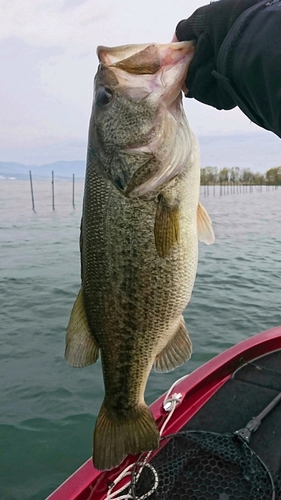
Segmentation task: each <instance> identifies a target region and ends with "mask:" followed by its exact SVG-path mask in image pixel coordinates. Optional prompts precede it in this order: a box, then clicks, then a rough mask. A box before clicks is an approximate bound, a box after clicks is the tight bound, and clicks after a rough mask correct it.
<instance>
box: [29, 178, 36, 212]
mask: <svg viewBox="0 0 281 500" xmlns="http://www.w3.org/2000/svg"><path fill="white" fill-rule="evenodd" d="M29 180H30V191H31V202H32V210H33V212H35V205H34V194H33V184H32V175H31V170H29Z"/></svg>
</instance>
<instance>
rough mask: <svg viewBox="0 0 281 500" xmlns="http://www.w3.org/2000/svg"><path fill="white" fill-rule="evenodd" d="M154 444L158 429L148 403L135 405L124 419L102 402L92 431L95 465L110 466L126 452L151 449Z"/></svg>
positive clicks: (105, 467) (121, 458) (105, 468)
mask: <svg viewBox="0 0 281 500" xmlns="http://www.w3.org/2000/svg"><path fill="white" fill-rule="evenodd" d="M158 444H159V430H158V428H157V425H156V423H155V420H154V419H153V416H152V413H151V411H150V409H149V408H148V406H146V405H141V406H138V407H137V408H136V410H135V411H134V413H133V414H129V415H128V418H126V420H125V419H122V420H119V419H118V418H117V417H116V416H115V415H113V414H110V412H108V411H107V410H106V408H105V406H104V403H103V404H102V407H101V409H100V413H99V416H98V419H97V422H96V427H95V431H94V447H93V462H94V466H95V467H96V469H99V470H109V469H113V468H114V467H116V466H117V465H119V464H120V463H121V462H122V461H123V460H124V458H125V457H126V456H127V455H128V454H133V455H134V454H136V453H141V452H144V451H149V450H155V449H156V448H157V447H158Z"/></svg>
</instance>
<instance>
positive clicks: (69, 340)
mask: <svg viewBox="0 0 281 500" xmlns="http://www.w3.org/2000/svg"><path fill="white" fill-rule="evenodd" d="M98 357H99V346H98V344H97V342H96V341H95V339H94V337H93V336H92V334H91V332H90V329H89V325H88V321H87V317H86V312H85V307H84V301H83V293H82V288H81V289H80V291H79V293H78V295H77V298H76V300H75V302H74V305H73V308H72V311H71V314H70V319H69V323H68V326H67V330H66V346H65V359H66V362H67V363H68V364H69V365H71V366H75V367H77V368H80V367H82V366H88V365H92V364H93V363H95V362H96V361H97V359H98Z"/></svg>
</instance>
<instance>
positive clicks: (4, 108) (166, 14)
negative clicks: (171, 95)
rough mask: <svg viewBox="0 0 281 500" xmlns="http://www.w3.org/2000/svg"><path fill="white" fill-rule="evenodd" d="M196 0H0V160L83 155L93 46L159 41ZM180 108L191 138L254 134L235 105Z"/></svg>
mask: <svg viewBox="0 0 281 500" xmlns="http://www.w3.org/2000/svg"><path fill="white" fill-rule="evenodd" d="M204 3H205V2H201V1H200V0H186V1H183V0H173V1H171V0H169V1H168V0H161V1H160V0H150V1H148V0H142V1H138V2H136V1H129V0H119V1H116V0H103V1H101V0H1V18H0V109H1V113H0V161H17V162H21V163H35V164H36V163H37V164H38V163H47V162H48V161H56V160H62V159H65V160H71V159H73V160H81V159H84V157H85V149H86V142H87V130H88V121H89V116H90V111H91V104H92V85H93V77H94V74H95V72H96V69H97V57H96V47H97V45H109V46H114V45H122V44H129V43H147V42H156V43H166V42H168V41H170V40H171V38H172V35H173V32H174V29H175V26H176V24H177V23H178V21H180V20H181V19H183V18H185V17H188V16H189V15H190V14H192V12H193V11H194V10H195V9H196V8H197V7H199V6H201V5H204ZM185 109H186V114H187V116H188V119H189V122H190V125H191V127H192V129H193V130H194V132H195V133H196V134H197V135H198V136H206V135H210V134H211V135H218V134H230V133H231V134H232V133H233V134H241V133H242V134H243V133H247V132H248V133H251V134H253V133H261V131H260V129H259V128H258V127H257V126H256V125H254V124H251V123H250V122H249V120H248V118H246V117H245V116H244V115H243V114H242V113H241V112H240V111H239V110H238V109H237V108H236V109H235V110H232V111H228V112H219V111H216V110H215V109H212V108H211V107H209V106H204V105H202V104H200V103H197V102H195V101H194V100H193V99H185ZM264 134H267V132H264ZM262 137H264V135H262Z"/></svg>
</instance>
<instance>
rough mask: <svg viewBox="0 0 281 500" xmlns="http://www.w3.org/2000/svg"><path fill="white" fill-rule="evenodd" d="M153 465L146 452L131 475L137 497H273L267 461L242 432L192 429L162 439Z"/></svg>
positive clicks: (183, 499) (207, 499)
mask: <svg viewBox="0 0 281 500" xmlns="http://www.w3.org/2000/svg"><path fill="white" fill-rule="evenodd" d="M167 440H168V443H167V444H166V446H164V447H163V449H162V450H161V451H160V453H159V454H158V455H156V456H155V457H154V458H153V459H152V460H151V461H150V462H149V463H146V462H145V455H142V456H141V457H140V458H139V460H138V462H137V463H136V465H135V468H134V470H133V474H132V482H131V494H132V497H133V498H134V499H135V500H145V499H149V500H160V499H161V500H272V499H274V498H277V497H275V491H274V490H275V486H274V481H273V478H272V475H271V474H270V471H269V470H268V469H267V467H266V465H265V464H264V463H263V462H262V460H261V459H260V458H259V457H258V455H257V454H256V453H254V452H253V450H251V448H250V447H249V446H248V444H247V442H246V441H245V440H244V439H242V438H241V437H240V436H239V435H237V434H217V433H212V432H204V431H187V432H181V433H178V434H175V435H171V436H167V437H165V438H163V440H162V444H163V443H164V442H167Z"/></svg>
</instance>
